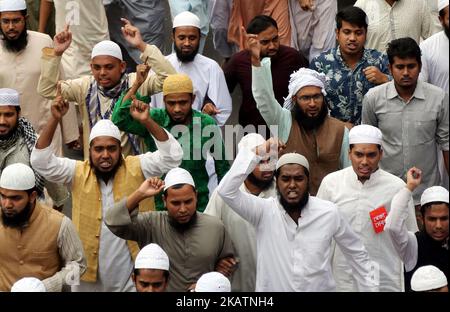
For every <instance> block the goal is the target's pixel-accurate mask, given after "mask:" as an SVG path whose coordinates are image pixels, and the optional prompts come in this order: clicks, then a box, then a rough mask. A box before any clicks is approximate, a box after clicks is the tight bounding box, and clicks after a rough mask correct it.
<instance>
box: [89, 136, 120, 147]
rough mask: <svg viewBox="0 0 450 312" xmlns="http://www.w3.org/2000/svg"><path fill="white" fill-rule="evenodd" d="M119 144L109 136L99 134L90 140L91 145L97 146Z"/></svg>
mask: <svg viewBox="0 0 450 312" xmlns="http://www.w3.org/2000/svg"><path fill="white" fill-rule="evenodd" d="M112 145H116V146H120V142H119V141H118V140H117V139H115V138H113V137H109V136H99V137H96V138H95V139H93V140H92V142H91V147H99V146H112Z"/></svg>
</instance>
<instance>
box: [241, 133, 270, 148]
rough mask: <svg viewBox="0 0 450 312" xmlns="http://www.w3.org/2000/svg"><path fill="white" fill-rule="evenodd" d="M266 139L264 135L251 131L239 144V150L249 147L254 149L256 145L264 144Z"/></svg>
mask: <svg viewBox="0 0 450 312" xmlns="http://www.w3.org/2000/svg"><path fill="white" fill-rule="evenodd" d="M265 142H266V140H264V138H263V136H262V135H261V134H258V133H249V134H247V135H246V136H244V137H243V138H242V139H241V141H240V142H239V144H238V150H239V151H240V150H242V149H249V150H253V149H254V148H255V147H257V146H259V145H261V144H264V143H265Z"/></svg>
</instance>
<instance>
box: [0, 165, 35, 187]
mask: <svg viewBox="0 0 450 312" xmlns="http://www.w3.org/2000/svg"><path fill="white" fill-rule="evenodd" d="M35 186H36V177H35V175H34V172H33V169H31V168H30V167H28V166H27V165H24V164H22V163H15V164H12V165H9V166H7V167H6V168H5V169H3V171H2V176H1V177H0V187H1V188H4V189H7V190H14V191H27V190H31V189H32V188H33V187H35Z"/></svg>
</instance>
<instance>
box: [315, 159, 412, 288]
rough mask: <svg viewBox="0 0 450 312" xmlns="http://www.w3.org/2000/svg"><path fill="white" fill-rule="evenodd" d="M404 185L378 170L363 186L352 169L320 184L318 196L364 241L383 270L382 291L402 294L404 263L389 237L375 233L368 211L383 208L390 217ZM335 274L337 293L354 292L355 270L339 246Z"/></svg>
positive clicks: (410, 215) (385, 234)
mask: <svg viewBox="0 0 450 312" xmlns="http://www.w3.org/2000/svg"><path fill="white" fill-rule="evenodd" d="M404 186H405V183H404V182H403V181H402V180H401V179H400V178H398V177H396V176H394V175H392V174H390V173H388V172H386V171H384V170H381V169H378V170H377V171H376V172H374V173H373V174H372V175H371V177H370V179H369V180H367V181H366V182H365V183H364V184H362V183H361V182H360V181H359V180H358V178H357V175H356V174H355V172H354V170H353V167H348V168H345V169H343V170H339V171H336V172H333V173H330V174H329V175H327V176H326V177H325V178H324V179H323V180H322V183H321V185H320V188H319V191H318V193H317V197H320V198H322V199H325V200H329V201H331V202H333V203H335V204H336V205H337V206H338V207H339V211H340V212H341V213H342V215H343V216H344V217H345V219H346V221H348V223H349V224H350V226H351V227H352V229H353V231H354V232H355V233H356V234H357V235H358V236H359V237H360V239H361V240H362V241H363V243H364V246H365V247H366V249H367V251H368V252H369V255H370V258H371V259H372V260H373V261H374V262H376V263H378V265H379V270H380V291H403V290H404V285H403V264H402V262H401V260H400V258H399V257H398V255H397V253H396V251H395V248H394V246H393V244H392V242H391V239H390V237H389V235H388V234H387V233H385V232H381V233H379V234H376V233H375V231H374V229H373V226H372V221H371V219H370V215H369V212H370V211H372V210H375V209H377V208H379V207H381V206H384V207H385V208H386V211H387V212H388V214H389V211H390V209H391V200H392V197H393V196H394V195H395V194H396V193H397V192H398V191H399V190H400V189H401V188H403V187H404ZM408 229H410V230H411V231H414V230H417V223H416V218H415V213H414V206H413V202H412V201H411V202H410V203H409V218H408ZM333 274H334V277H335V279H336V286H337V290H338V291H355V290H356V287H355V285H354V280H353V277H352V275H353V274H354V273H352V269H351V267H350V266H349V265H348V264H347V261H346V259H345V258H344V256H343V253H342V251H341V249H340V248H339V247H337V248H336V249H335V252H334V258H333Z"/></svg>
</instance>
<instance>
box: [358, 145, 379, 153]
mask: <svg viewBox="0 0 450 312" xmlns="http://www.w3.org/2000/svg"><path fill="white" fill-rule="evenodd" d="M351 151H352V152H359V153H372V152H377V151H379V149H378V145H377V144H368V143H359V144H353V148H352V150H351Z"/></svg>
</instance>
